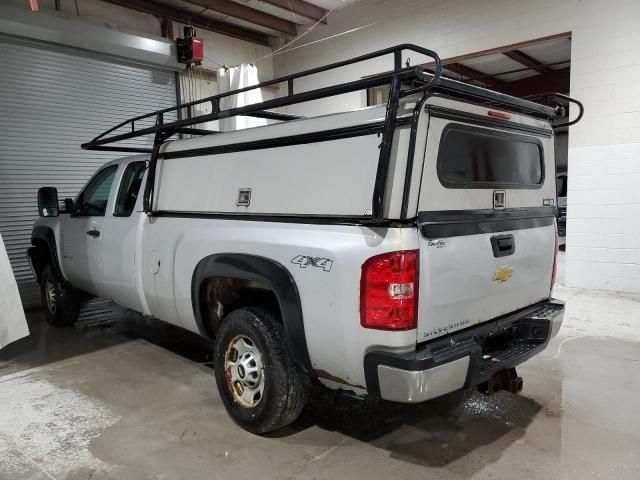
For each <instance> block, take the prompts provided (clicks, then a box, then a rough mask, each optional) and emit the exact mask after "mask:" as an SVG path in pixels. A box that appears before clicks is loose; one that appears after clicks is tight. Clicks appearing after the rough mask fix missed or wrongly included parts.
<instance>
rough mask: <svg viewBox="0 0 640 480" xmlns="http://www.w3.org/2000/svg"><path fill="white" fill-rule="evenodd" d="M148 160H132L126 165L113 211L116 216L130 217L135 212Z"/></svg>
mask: <svg viewBox="0 0 640 480" xmlns="http://www.w3.org/2000/svg"><path fill="white" fill-rule="evenodd" d="M146 169H147V162H131V163H130V164H129V165H127V166H126V168H125V170H124V173H123V174H122V180H121V181H120V188H119V189H118V196H117V197H116V205H115V208H114V211H113V216H114V217H129V216H130V215H131V213H132V212H133V209H134V208H135V206H136V202H137V200H138V195H139V194H140V187H141V185H142V179H143V177H144V172H145V170H146Z"/></svg>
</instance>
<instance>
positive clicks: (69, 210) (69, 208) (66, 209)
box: [64, 198, 76, 214]
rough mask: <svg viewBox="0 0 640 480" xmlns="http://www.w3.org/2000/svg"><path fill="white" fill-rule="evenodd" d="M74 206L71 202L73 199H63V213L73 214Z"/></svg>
mask: <svg viewBox="0 0 640 480" xmlns="http://www.w3.org/2000/svg"><path fill="white" fill-rule="evenodd" d="M75 211H76V204H75V203H74V202H73V198H65V199H64V213H71V214H73V213H75Z"/></svg>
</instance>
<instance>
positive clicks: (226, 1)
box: [184, 0, 298, 36]
mask: <svg viewBox="0 0 640 480" xmlns="http://www.w3.org/2000/svg"><path fill="white" fill-rule="evenodd" d="M184 1H186V2H187V3H190V4H191V5H197V6H198V7H202V8H206V9H208V10H211V11H212V12H218V13H222V14H223V15H228V16H230V17H233V18H237V19H239V20H244V21H245V22H249V23H253V24H255V25H260V26H261V27H265V28H269V29H271V30H275V31H276V32H280V33H284V34H285V35H291V36H294V35H297V34H298V27H297V25H296V24H295V23H293V22H290V21H289V20H285V19H284V18H280V17H276V16H275V15H269V14H268V13H264V12H261V11H259V10H254V9H253V8H249V7H247V6H245V5H241V4H239V3H236V2H232V1H231V0H184Z"/></svg>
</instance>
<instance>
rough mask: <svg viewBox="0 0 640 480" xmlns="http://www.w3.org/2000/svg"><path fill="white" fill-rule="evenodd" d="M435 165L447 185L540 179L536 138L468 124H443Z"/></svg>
mask: <svg viewBox="0 0 640 480" xmlns="http://www.w3.org/2000/svg"><path fill="white" fill-rule="evenodd" d="M437 168H438V177H439V178H440V182H441V183H442V184H443V185H444V186H445V187H447V188H540V187H541V186H542V184H543V182H544V159H543V154H542V144H541V143H540V141H539V140H538V139H537V138H535V137H530V136H526V135H519V134H517V133H509V132H502V131H496V130H490V129H487V128H478V127H473V126H470V125H460V124H449V125H447V126H446V127H445V128H444V130H443V132H442V137H441V139H440V148H439V151H438V167H437Z"/></svg>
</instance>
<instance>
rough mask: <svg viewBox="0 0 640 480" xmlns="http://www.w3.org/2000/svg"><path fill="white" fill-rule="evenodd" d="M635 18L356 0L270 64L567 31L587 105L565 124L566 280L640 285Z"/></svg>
mask: <svg viewBox="0 0 640 480" xmlns="http://www.w3.org/2000/svg"><path fill="white" fill-rule="evenodd" d="M639 21H640V2H639V1H637V0H610V1H607V2H604V1H602V0H563V1H561V2H560V1H557V0H474V1H470V0H466V1H461V0H457V1H456V0H451V1H446V2H442V1H441V0H437V1H421V2H416V1H415V0H394V1H393V2H379V3H378V2H373V1H368V0H361V1H360V2H357V3H355V4H353V5H351V6H349V7H347V8H345V9H343V10H340V11H339V12H338V13H336V14H335V15H332V16H330V18H329V23H328V25H318V27H317V28H316V29H315V30H314V31H313V32H311V33H309V34H307V35H306V36H305V37H304V39H302V40H301V41H300V42H299V45H302V44H305V43H309V42H316V43H312V44H311V45H309V46H306V47H304V48H298V49H295V50H293V51H291V52H288V53H285V54H281V55H277V56H275V57H274V62H275V70H276V75H280V74H284V73H289V72H293V71H297V70H301V69H305V68H311V67H313V66H316V65H318V64H321V63H329V62H332V61H336V60H339V59H343V58H347V57H350V56H354V55H358V54H362V53H365V52H367V51H371V50H374V49H379V48H384V47H387V46H390V45H394V44H398V43H404V42H410V43H417V44H420V45H423V46H427V47H429V48H432V49H434V50H436V51H438V52H439V54H440V55H441V56H442V57H443V58H447V57H451V56H454V55H461V54H464V53H470V52H475V51H478V50H483V49H487V48H492V47H497V46H501V45H505V44H511V43H515V42H520V41H526V40H530V39H533V38H539V37H544V36H547V35H553V34H556V33H561V32H568V31H570V32H572V49H571V94H572V95H573V96H575V97H576V98H579V99H580V100H581V101H583V103H584V104H585V108H586V114H585V117H584V119H583V121H582V122H581V123H580V124H578V125H576V126H575V127H572V128H571V129H570V132H569V207H568V225H567V273H566V282H567V284H568V285H569V286H573V287H585V288H596V289H604V290H619V291H625V292H634V293H640V28H639ZM327 37H331V38H329V39H328V40H324V41H318V40H321V39H324V38H327ZM296 45H297V44H296ZM425 60H426V59H425V58H412V59H411V63H412V64H414V65H415V64H418V63H421V62H422V61H425ZM389 66H390V60H387V61H379V62H370V64H369V65H367V66H366V67H362V66H360V67H357V68H343V69H341V71H340V72H338V73H333V74H332V78H331V79H329V77H327V76H325V77H320V76H318V77H317V78H309V79H307V80H300V81H299V82H298V83H297V85H296V88H299V89H301V90H303V89H308V88H312V87H314V86H319V85H322V84H326V82H328V81H347V80H353V79H356V78H359V77H361V76H364V75H368V74H372V73H378V72H381V71H384V70H388V69H389ZM365 104H366V100H365V98H364V96H363V95H362V94H360V93H355V94H347V95H342V96H340V97H336V98H334V99H331V100H329V101H318V102H315V103H314V104H313V105H311V109H312V110H313V111H314V112H315V113H328V112H333V111H338V110H343V109H344V108H359V107H361V106H363V105H365Z"/></svg>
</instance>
